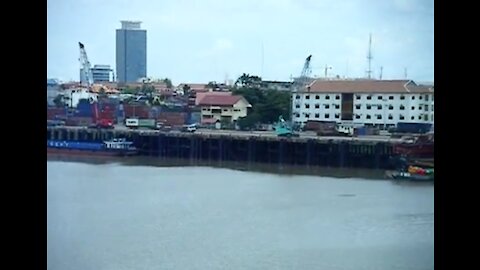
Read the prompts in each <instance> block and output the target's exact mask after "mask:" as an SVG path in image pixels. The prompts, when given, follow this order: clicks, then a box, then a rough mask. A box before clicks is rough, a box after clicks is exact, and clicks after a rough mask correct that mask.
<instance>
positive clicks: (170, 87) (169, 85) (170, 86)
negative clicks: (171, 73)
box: [163, 78, 173, 89]
mask: <svg viewBox="0 0 480 270" xmlns="http://www.w3.org/2000/svg"><path fill="white" fill-rule="evenodd" d="M163 82H164V83H165V84H166V85H167V88H168V89H172V87H173V84H172V81H171V80H170V79H169V78H165V79H163Z"/></svg>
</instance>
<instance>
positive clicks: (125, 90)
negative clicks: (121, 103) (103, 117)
mask: <svg viewBox="0 0 480 270" xmlns="http://www.w3.org/2000/svg"><path fill="white" fill-rule="evenodd" d="M139 90H140V89H137V88H133V87H130V86H126V87H125V88H123V89H121V92H122V94H131V95H135V94H137V93H138V92H139Z"/></svg>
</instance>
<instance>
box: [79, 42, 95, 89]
mask: <svg viewBox="0 0 480 270" xmlns="http://www.w3.org/2000/svg"><path fill="white" fill-rule="evenodd" d="M78 45H79V47H80V59H79V60H80V66H81V68H82V73H83V77H84V78H85V81H84V83H85V84H86V86H87V87H91V86H92V84H93V75H92V69H91V66H90V62H89V61H88V57H87V52H86V51H85V46H84V45H83V44H82V43H81V42H78Z"/></svg>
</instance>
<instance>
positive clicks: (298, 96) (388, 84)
mask: <svg viewBox="0 0 480 270" xmlns="http://www.w3.org/2000/svg"><path fill="white" fill-rule="evenodd" d="M292 95H293V96H292V98H293V102H292V114H293V115H292V116H293V121H294V122H297V123H306V122H307V121H308V120H316V121H332V122H337V123H345V124H349V123H351V124H353V125H368V126H370V125H372V126H382V125H383V126H385V127H391V126H396V125H397V123H399V122H408V123H429V124H433V122H434V89H433V87H430V86H424V85H417V84H416V83H415V82H413V81H411V80H316V81H314V82H313V83H311V84H310V85H309V86H308V87H307V89H306V90H305V91H302V92H296V93H292Z"/></svg>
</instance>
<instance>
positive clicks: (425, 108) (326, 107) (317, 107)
mask: <svg viewBox="0 0 480 270" xmlns="http://www.w3.org/2000/svg"><path fill="white" fill-rule="evenodd" d="M323 106H324V107H325V109H330V104H323ZM373 106H376V107H377V110H381V109H382V108H383V107H382V105H373ZM361 107H362V106H361V104H357V105H355V109H357V110H360V109H361ZM366 107H367V110H370V109H371V108H372V105H366ZM295 108H296V109H300V104H296V105H295ZM319 108H320V104H318V103H317V104H315V109H319ZM334 108H335V109H340V105H338V104H335V105H334ZM393 108H394V106H393V105H389V106H388V109H389V110H393ZM305 109H310V104H305ZM399 109H400V110H405V106H403V105H400V107H399ZM418 109H419V110H422V109H424V110H425V111H428V105H424V106H423V107H422V105H420V106H418ZM411 110H412V111H414V110H415V106H412V107H411ZM432 111H433V105H432Z"/></svg>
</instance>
